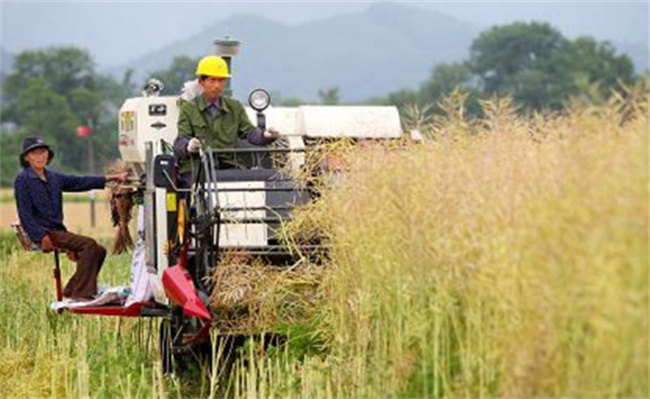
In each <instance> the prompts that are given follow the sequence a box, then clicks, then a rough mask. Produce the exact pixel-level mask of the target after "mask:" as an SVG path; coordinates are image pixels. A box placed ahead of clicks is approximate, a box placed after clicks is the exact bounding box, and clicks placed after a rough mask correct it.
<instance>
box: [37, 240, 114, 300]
mask: <svg viewBox="0 0 650 399" xmlns="http://www.w3.org/2000/svg"><path fill="white" fill-rule="evenodd" d="M48 235H49V236H50V239H51V240H52V244H54V246H55V247H56V248H57V249H62V250H64V251H66V252H72V253H73V255H72V256H71V258H75V259H76V262H77V270H76V271H75V273H74V274H73V275H72V277H71V278H70V280H69V281H68V283H67V284H66V285H65V288H64V289H63V296H65V297H68V298H73V299H81V298H88V297H91V296H93V295H96V294H97V275H98V274H99V271H100V270H101V268H102V264H103V263H104V259H105V258H106V249H105V248H104V247H102V246H101V245H99V244H98V243H97V241H95V240H93V239H92V238H90V237H85V236H82V235H79V234H74V233H70V232H68V231H50V232H49V233H48Z"/></svg>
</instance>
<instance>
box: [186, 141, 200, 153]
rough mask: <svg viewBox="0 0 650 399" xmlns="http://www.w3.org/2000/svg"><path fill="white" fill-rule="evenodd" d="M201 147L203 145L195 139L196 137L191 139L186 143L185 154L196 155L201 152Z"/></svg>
mask: <svg viewBox="0 0 650 399" xmlns="http://www.w3.org/2000/svg"><path fill="white" fill-rule="evenodd" d="M202 147H203V144H202V143H201V140H199V139H197V138H196V137H192V138H191V139H190V142H189V143H187V152H189V153H192V154H198V153H199V151H201V148H202Z"/></svg>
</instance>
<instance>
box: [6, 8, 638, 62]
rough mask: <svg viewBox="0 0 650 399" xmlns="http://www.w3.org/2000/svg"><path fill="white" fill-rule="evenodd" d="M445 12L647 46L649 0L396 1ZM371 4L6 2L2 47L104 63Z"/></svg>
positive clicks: (478, 21) (480, 23)
mask: <svg viewBox="0 0 650 399" xmlns="http://www.w3.org/2000/svg"><path fill="white" fill-rule="evenodd" d="M396 2H399V3H405V4H409V5H410V6H412V7H420V8H425V9H428V10H434V11H439V12H442V13H445V14H448V15H451V16H454V17H456V18H457V19H460V20H463V21H466V22H470V23H472V24H474V25H476V26H477V27H478V28H485V27H488V26H491V25H493V24H502V23H508V22H512V21H515V20H526V21H528V20H533V19H535V20H544V21H548V22H550V23H551V24H553V25H554V26H556V27H557V28H558V29H560V30H561V32H562V33H563V34H565V35H566V36H568V37H574V36H577V35H591V36H595V37H597V38H598V39H608V40H614V41H628V42H634V43H646V44H647V43H648V35H649V33H648V1H646V0H643V1H615V2H614V1H610V2H603V1H573V2H566V1H562V2H559V1H556V2H553V1H500V2H494V1H455V2H452V1H442V2H413V1H396ZM371 3H373V2H372V1H365V2H360V1H357V2H331V1H330V2H323V1H307V2H305V1H301V2H292V1H284V2H278V1H257V2H245V1H237V2H216V1H203V2H198V1H184V2H178V1H176V2H174V1H171V2H170V1H164V2H163V1H127V0H113V1H98V0H84V1H24V0H21V1H11V0H10V1H7V0H0V14H1V32H0V45H1V46H2V47H3V48H4V49H5V50H8V51H10V52H13V53H15V52H18V51H21V50H24V49H27V48H37V47H44V46H48V45H61V44H70V45H75V46H80V47H85V48H88V49H89V50H90V52H91V53H92V54H93V56H94V57H95V59H96V60H97V62H98V63H99V64H100V65H103V66H107V65H119V64H123V63H126V62H127V61H129V60H131V59H133V58H136V57H138V56H140V55H143V54H146V53H148V52H150V51H153V50H156V49H157V48H160V47H163V46H164V45H166V44H169V43H172V42H175V41H177V40H179V39H183V38H186V37H188V36H191V35H193V34H195V33H198V32H199V31H200V30H201V29H202V28H204V27H205V26H207V25H209V24H212V23H214V22H216V21H219V20H223V19H226V18H229V17H231V16H233V15H236V14H255V15H259V16H262V17H266V18H269V19H272V20H275V21H278V22H283V23H286V24H291V25H296V24H304V23H308V22H309V21H311V20H314V19H325V18H328V17H331V16H334V15H339V14H351V13H358V12H362V11H363V10H365V9H366V8H368V7H369V5H370V4H371Z"/></svg>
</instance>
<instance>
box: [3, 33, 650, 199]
mask: <svg viewBox="0 0 650 399" xmlns="http://www.w3.org/2000/svg"><path fill="white" fill-rule="evenodd" d="M196 62H197V59H196V58H193V57H188V56H179V57H176V58H175V59H174V60H173V62H172V64H171V65H170V66H169V67H168V68H164V69H160V70H158V71H154V72H153V73H151V74H150V76H152V77H156V78H158V79H160V80H162V81H163V82H164V83H165V86H166V90H165V92H167V93H178V92H180V90H181V88H182V85H183V83H184V82H185V81H188V80H191V79H193V77H194V76H193V72H194V68H195V67H196ZM646 73H647V72H646ZM638 78H639V77H638V76H635V74H634V68H633V65H632V61H631V60H630V58H629V57H628V56H626V55H619V54H617V53H616V49H615V48H614V47H613V46H612V45H611V44H609V43H608V42H603V41H597V40H596V39H593V38H591V37H580V38H577V39H574V40H570V39H567V38H565V37H564V36H563V35H562V34H561V33H560V32H559V31H557V30H556V29H554V28H553V27H551V26H550V25H548V24H546V23H539V22H530V23H524V22H517V23H513V24H509V25H503V26H496V27H493V28H490V29H488V30H486V31H484V32H482V33H481V34H480V35H479V36H478V37H477V38H476V39H475V40H474V41H473V42H472V44H471V47H470V51H469V54H468V57H467V60H465V61H464V62H457V63H444V64H438V65H435V66H434V67H433V69H432V72H431V75H430V77H429V78H428V79H427V80H426V81H424V82H423V83H422V84H421V85H420V87H419V88H418V89H416V90H400V91H397V92H393V93H389V94H388V95H387V96H385V97H382V98H374V99H370V100H368V101H367V102H366V103H371V104H389V105H396V106H398V107H399V108H400V110H404V109H406V108H408V107H412V106H419V107H423V108H425V109H426V110H427V112H430V113H431V114H432V115H435V114H436V113H440V112H442V109H441V108H440V100H441V99H442V98H444V97H445V96H447V95H449V94H450V93H451V92H453V91H454V90H462V91H463V92H465V93H466V95H467V111H468V113H470V114H473V115H477V116H478V115H480V108H479V106H478V101H479V100H480V99H482V98H486V97H491V96H495V95H497V96H505V95H507V96H511V97H512V98H513V100H514V102H515V104H516V105H517V106H518V107H519V109H520V110H521V112H531V111H540V110H551V111H553V110H560V109H562V108H563V107H564V106H565V105H566V103H567V101H568V100H569V99H570V98H572V97H574V96H578V95H582V96H591V97H593V98H601V99H602V98H606V97H607V96H609V95H610V94H611V93H612V92H613V91H616V90H618V89H620V87H621V85H630V84H633V83H634V81H635V79H638ZM2 83H3V84H2V108H1V110H0V112H1V113H0V118H1V121H2V128H1V129H2V131H1V132H0V133H1V134H0V151H2V154H3V156H2V157H1V160H0V185H2V186H10V185H11V184H12V183H13V178H14V176H15V174H16V173H17V171H18V168H19V165H18V159H17V155H18V154H19V153H20V148H21V143H22V140H23V138H24V137H26V136H28V135H33V134H37V135H41V136H43V137H45V138H46V139H47V140H48V141H49V142H50V143H52V145H53V146H54V147H55V150H56V158H55V159H54V161H53V165H54V166H55V167H56V168H58V169H60V170H63V171H67V172H83V173H88V172H89V170H88V166H89V165H88V160H87V156H86V149H87V147H88V140H90V141H92V146H93V148H94V151H95V154H96V158H97V159H96V161H97V162H96V164H97V165H98V166H102V165H105V164H106V163H108V162H110V161H112V160H114V159H116V158H117V157H118V156H119V154H118V150H117V144H116V143H117V111H118V110H119V107H120V106H121V104H122V102H123V101H124V100H125V99H126V98H128V97H130V96H133V95H134V94H135V93H136V91H137V90H136V86H137V85H136V82H134V81H133V74H132V71H127V72H126V73H125V74H124V76H123V77H122V78H121V79H115V78H112V77H110V76H107V75H102V74H100V73H99V72H98V71H97V69H96V65H95V63H94V61H93V59H92V57H91V55H90V54H89V52H88V51H86V50H83V49H79V48H74V47H52V48H47V49H40V50H29V51H24V52H22V53H20V54H18V55H17V56H16V58H15V60H14V64H13V68H12V70H11V71H10V73H9V74H7V75H6V76H4V77H3V78H2ZM318 94H319V97H320V98H321V102H322V103H324V104H337V103H339V102H340V100H339V97H340V92H339V88H322V89H320V90H319V92H318ZM593 98H592V99H593ZM281 102H282V103H283V105H299V104H301V103H304V102H303V101H301V100H300V99H296V98H289V99H285V100H284V101H281ZM78 126H88V127H90V128H91V130H92V133H91V134H90V135H88V136H86V137H76V135H75V131H76V128H77V127H78ZM8 154H16V157H11V156H7V155H8ZM92 172H95V173H99V172H100V170H99V168H96V170H94V171H92Z"/></svg>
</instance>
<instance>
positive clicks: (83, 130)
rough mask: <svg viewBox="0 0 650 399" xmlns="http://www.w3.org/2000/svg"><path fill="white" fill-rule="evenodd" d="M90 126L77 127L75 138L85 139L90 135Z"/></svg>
mask: <svg viewBox="0 0 650 399" xmlns="http://www.w3.org/2000/svg"><path fill="white" fill-rule="evenodd" d="M92 131H93V129H91V128H90V126H77V137H86V136H88V135H89V134H90V133H92Z"/></svg>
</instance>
